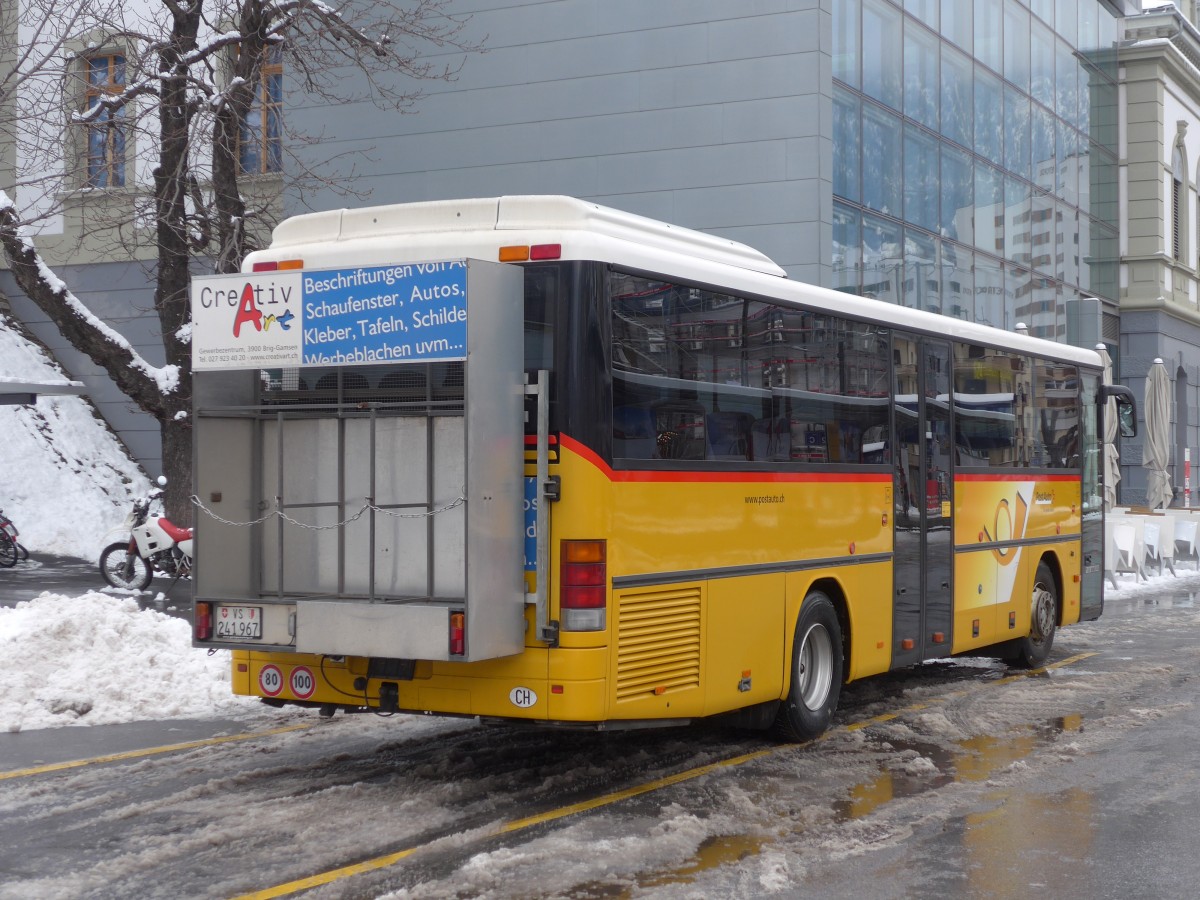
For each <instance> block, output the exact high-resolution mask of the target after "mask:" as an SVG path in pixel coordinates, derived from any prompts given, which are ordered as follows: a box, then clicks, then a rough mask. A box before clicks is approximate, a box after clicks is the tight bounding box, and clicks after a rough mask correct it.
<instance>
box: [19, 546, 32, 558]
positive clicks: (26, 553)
mask: <svg viewBox="0 0 1200 900" xmlns="http://www.w3.org/2000/svg"><path fill="white" fill-rule="evenodd" d="M17 553H19V554H20V555H21V559H23V560H25V559H29V551H28V550H26V549H25V545H24V544H17Z"/></svg>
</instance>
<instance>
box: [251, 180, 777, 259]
mask: <svg viewBox="0 0 1200 900" xmlns="http://www.w3.org/2000/svg"><path fill="white" fill-rule="evenodd" d="M497 232H514V234H513V235H512V238H511V240H507V239H506V242H507V243H512V244H523V243H524V244H536V243H561V244H563V245H564V246H563V258H564V259H599V260H606V259H608V257H609V256H611V255H612V254H613V251H614V250H615V249H616V248H618V247H619V248H620V251H619V252H621V254H622V257H621V258H622V259H625V258H627V257H628V255H629V254H630V253H631V252H633V251H634V250H635V249H636V248H638V247H641V248H645V249H647V250H653V251H657V252H658V253H679V254H685V255H686V256H689V257H692V258H697V257H699V258H702V259H704V260H707V261H709V262H713V263H717V264H720V265H725V266H734V267H736V268H741V269H749V270H751V271H754V272H761V273H763V274H767V275H774V276H776V277H779V278H786V277H787V273H786V272H785V271H784V270H783V269H781V268H780V267H779V266H778V265H776V264H775V263H774V262H772V261H771V259H770V258H768V257H767V256H765V255H763V254H762V253H760V252H759V251H757V250H755V249H754V248H753V247H748V246H746V245H745V244H741V243H738V242H737V241H732V240H729V239H728V238H722V237H717V236H716V235H712V234H706V233H704V232H702V231H693V230H692V229H690V228H683V227H680V226H678V225H669V224H667V223H666V222H660V221H657V220H656V219H649V218H646V217H645V216H638V215H634V214H633V213H627V212H622V211H621V210H616V209H611V208H610V207H607V206H600V205H599V204H597V203H589V202H586V201H583V200H577V199H575V198H574V197H562V196H550V195H547V196H511V197H491V198H487V199H475V200H430V201H424V202H418V203H399V204H394V205H392V206H376V207H367V208H364V209H340V210H332V211H330V212H319V213H309V214H307V215H301V216H294V217H293V218H290V219H287V220H286V221H284V222H281V223H280V224H279V225H278V226H277V227H276V229H275V231H274V234H273V236H272V241H271V251H270V252H271V256H274V255H275V251H277V250H281V249H285V248H295V247H305V248H307V247H317V246H321V245H324V244H327V243H328V242H334V241H336V242H344V241H351V240H356V241H361V240H364V239H365V240H370V241H375V240H382V241H386V242H389V243H391V244H392V246H395V239H396V238H403V239H404V246H405V248H406V249H407V248H408V247H410V246H412V241H413V239H417V240H418V242H419V243H424V241H422V240H421V239H423V238H432V239H433V241H432V243H433V244H434V245H435V246H436V245H443V246H444V245H445V244H446V243H447V239H450V240H453V241H455V246H459V247H462V246H469V237H470V235H471V234H473V233H474V234H485V235H487V236H488V237H487V241H486V243H487V246H488V247H492V248H494V246H495V244H496V233H497ZM539 234H540V235H544V236H545V240H538V239H537V236H538V235H539ZM452 235H453V237H451V236H452ZM568 244H569V245H570V251H569V252H568V246H566V245H568ZM589 249H590V250H592V251H593V252H592V253H591V255H588V252H587V251H588V250H589ZM603 250H607V252H604V253H600V255H597V252H596V251H603ZM305 252H306V253H307V252H308V251H307V250H306V251H305ZM267 258H270V257H267ZM482 258H484V259H495V252H494V250H493V252H492V253H490V254H488V255H487V256H485V257H482ZM389 261H391V262H398V261H400V260H389ZM612 261H614V262H615V261H616V260H612ZM305 262H306V264H307V262H308V259H307V256H306V258H305Z"/></svg>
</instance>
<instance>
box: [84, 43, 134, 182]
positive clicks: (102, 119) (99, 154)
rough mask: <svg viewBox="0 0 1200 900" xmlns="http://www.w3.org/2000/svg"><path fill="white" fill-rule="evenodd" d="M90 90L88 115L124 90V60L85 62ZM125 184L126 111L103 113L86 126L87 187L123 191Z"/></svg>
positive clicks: (111, 57)
mask: <svg viewBox="0 0 1200 900" xmlns="http://www.w3.org/2000/svg"><path fill="white" fill-rule="evenodd" d="M84 65H85V66H86V67H87V88H86V92H85V95H84V101H83V109H84V111H85V112H86V111H87V110H89V109H91V108H92V107H93V106H95V105H96V104H97V103H99V102H100V101H101V100H103V99H105V98H106V97H111V96H114V95H116V94H119V93H121V91H123V90H124V89H125V57H124V56H121V55H119V54H110V55H107V56H92V57H88V58H87V59H85V60H84ZM124 184H125V110H124V109H118V110H116V111H112V110H102V111H101V112H100V114H99V115H97V116H96V117H95V119H93V120H92V121H90V122H89V123H88V124H87V185H88V187H121V186H123V185H124Z"/></svg>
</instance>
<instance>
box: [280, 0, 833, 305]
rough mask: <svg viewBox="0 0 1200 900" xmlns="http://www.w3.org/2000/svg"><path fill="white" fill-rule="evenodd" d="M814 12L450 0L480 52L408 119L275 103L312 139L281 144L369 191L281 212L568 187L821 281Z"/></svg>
mask: <svg viewBox="0 0 1200 900" xmlns="http://www.w3.org/2000/svg"><path fill="white" fill-rule="evenodd" d="M832 3H833V0H753V2H739V3H730V2H728V0H690V2H680V0H654V2H649V0H554V2H546V0H457V2H452V3H451V10H452V12H455V13H470V14H472V19H471V22H470V25H469V28H468V33H469V35H470V38H471V39H473V40H477V41H484V42H485V45H486V47H487V52H486V53H483V54H475V55H471V56H469V57H467V59H466V61H465V64H464V65H463V68H462V71H461V73H460V75H459V77H458V79H457V81H455V82H453V83H450V84H443V83H436V82H434V83H429V84H426V85H424V86H423V88H424V89H425V90H426V91H427V96H426V97H425V98H423V99H422V100H421V101H420V102H419V104H418V106H417V107H416V111H415V114H411V115H399V114H396V113H390V114H384V113H380V112H379V111H378V110H376V109H375V108H374V107H372V106H371V105H370V104H367V103H347V104H344V105H339V106H333V107H326V106H322V107H315V106H305V105H303V101H302V100H300V99H299V98H297V97H296V96H295V95H294V94H293V95H289V97H288V100H287V119H288V124H289V128H298V129H299V130H301V131H303V132H307V133H309V134H316V135H319V136H320V140H319V141H318V142H317V143H316V144H314V145H312V146H303V145H300V144H296V145H294V146H293V147H292V148H291V149H292V151H293V152H294V153H296V154H297V155H298V156H300V157H301V158H302V159H303V160H305V161H306V162H307V163H308V164H310V165H312V166H313V167H314V168H317V169H318V170H319V171H320V172H321V173H322V174H323V175H326V176H328V177H329V178H331V179H333V180H334V181H335V182H336V181H343V180H345V179H349V178H353V183H354V188H355V190H367V191H370V197H369V199H368V200H367V201H365V202H364V201H359V200H355V199H349V200H348V199H345V198H343V197H340V196H337V195H336V193H335V192H334V191H333V190H332V189H330V188H325V189H323V190H318V191H317V192H316V193H314V194H311V195H309V196H306V197H304V198H303V200H301V199H300V198H295V197H294V198H292V200H291V208H290V209H289V212H300V211H305V210H307V209H329V208H337V207H341V206H360V205H366V204H377V203H398V202H405V201H412V200H426V199H446V198H455V197H470V196H496V195H500V194H525V193H533V194H555V193H562V194H570V195H573V196H577V197H581V198H585V199H589V200H594V201H596V202H599V203H603V204H606V205H609V206H614V207H617V208H620V209H625V210H628V211H630V212H635V213H641V214H643V215H648V216H652V217H654V218H659V219H664V220H666V221H669V222H673V223H676V224H680V225H686V226H690V227H693V228H699V229H702V230H705V231H711V232H714V233H718V234H720V235H722V236H725V237H729V238H732V239H734V240H739V241H743V242H745V243H747V244H750V245H751V246H753V247H756V248H757V249H759V250H761V251H763V252H764V253H766V254H767V255H769V256H770V257H772V258H773V259H774V260H775V261H776V262H777V263H779V264H780V265H782V266H783V267H784V268H786V269H787V270H788V271H789V274H791V275H792V276H793V277H795V278H799V279H802V280H806V281H811V282H817V283H822V284H827V283H828V282H829V279H830V272H829V269H828V266H829V262H828V261H829V260H830V259H831V258H832V245H831V233H832V232H831V226H832V180H831V170H832V152H833V151H832V137H831V116H832V100H831V97H832V74H831V72H832V70H831V62H830V59H831V58H830V55H829V52H830V50H829V48H830V43H831V34H832V31H831V29H832V24H831V21H832V20H831V13H830V11H831V9H832ZM354 77H355V76H354V73H353V72H347V73H346V78H347V79H353V78H354ZM347 84H353V81H352V80H351V81H349V82H347ZM346 153H349V154H351V155H350V156H348V157H343V158H340V159H339V161H338V162H336V163H332V164H330V163H328V162H326V161H327V160H330V159H331V158H333V157H335V156H339V155H341V154H346ZM352 167H353V168H352ZM352 173H353V174H352Z"/></svg>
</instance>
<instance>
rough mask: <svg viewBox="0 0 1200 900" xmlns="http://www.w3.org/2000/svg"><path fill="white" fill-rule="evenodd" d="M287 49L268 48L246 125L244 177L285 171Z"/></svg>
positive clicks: (240, 154)
mask: <svg viewBox="0 0 1200 900" xmlns="http://www.w3.org/2000/svg"><path fill="white" fill-rule="evenodd" d="M282 125H283V48H282V47H280V46H279V45H278V44H275V45H272V46H270V47H268V48H267V50H266V52H265V53H264V55H263V62H262V66H261V69H260V71H259V76H258V85H257V86H256V88H255V91H254V102H253V104H252V105H251V107H250V111H249V112H248V113H247V114H246V121H245V122H243V123H242V128H241V134H240V137H239V143H238V160H239V162H240V164H241V169H242V174H244V175H260V174H263V173H266V172H279V171H281V170H282V169H283V128H282Z"/></svg>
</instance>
